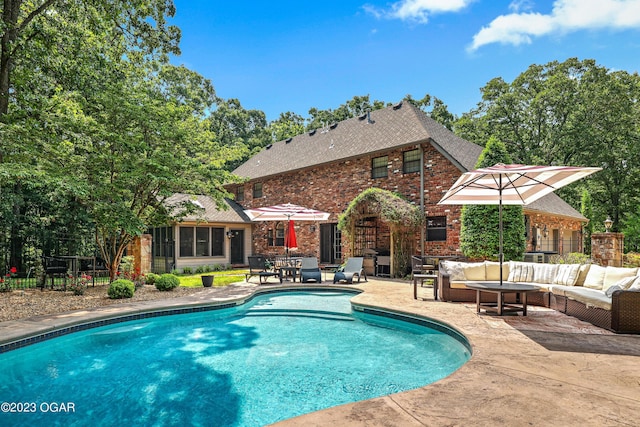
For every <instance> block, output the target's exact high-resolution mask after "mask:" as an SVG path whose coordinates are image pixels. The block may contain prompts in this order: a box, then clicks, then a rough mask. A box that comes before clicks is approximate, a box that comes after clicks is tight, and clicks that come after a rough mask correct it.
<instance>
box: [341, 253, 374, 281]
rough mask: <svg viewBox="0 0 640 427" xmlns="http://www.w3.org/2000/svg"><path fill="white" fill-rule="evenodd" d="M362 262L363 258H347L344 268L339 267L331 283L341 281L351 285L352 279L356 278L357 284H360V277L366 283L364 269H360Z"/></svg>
mask: <svg viewBox="0 0 640 427" xmlns="http://www.w3.org/2000/svg"><path fill="white" fill-rule="evenodd" d="M363 261H364V258H363V257H351V258H349V259H348V260H347V263H346V264H345V265H344V267H341V268H340V269H338V271H336V274H335V275H334V276H333V283H337V282H339V281H341V280H344V281H346V282H347V283H353V278H354V277H355V276H358V282H360V278H361V277H362V276H364V280H365V281H367V274H366V273H365V271H364V268H362V263H363Z"/></svg>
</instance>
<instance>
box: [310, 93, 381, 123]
mask: <svg viewBox="0 0 640 427" xmlns="http://www.w3.org/2000/svg"><path fill="white" fill-rule="evenodd" d="M386 105H390V104H385V103H384V102H382V101H377V100H376V101H373V102H371V100H370V99H369V95H364V96H354V97H353V98H352V99H350V100H348V101H347V102H345V103H344V104H342V105H340V106H339V107H338V108H336V109H335V110H332V109H327V110H319V109H318V108H315V107H314V108H311V109H309V119H308V124H307V131H310V130H313V129H320V128H322V127H327V126H329V125H332V124H333V123H338V122H341V121H343V120H347V119H351V118H353V117H358V116H361V115H363V114H366V113H367V112H368V111H374V110H380V109H382V108H384V107H385V106H386Z"/></svg>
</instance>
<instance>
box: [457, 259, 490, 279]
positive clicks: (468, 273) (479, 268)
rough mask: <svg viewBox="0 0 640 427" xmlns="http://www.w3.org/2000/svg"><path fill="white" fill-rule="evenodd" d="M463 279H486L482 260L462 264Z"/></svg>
mask: <svg viewBox="0 0 640 427" xmlns="http://www.w3.org/2000/svg"><path fill="white" fill-rule="evenodd" d="M462 271H463V272H464V279H465V280H471V281H484V280H487V274H486V270H485V266H484V262H470V263H467V264H465V265H463V266H462Z"/></svg>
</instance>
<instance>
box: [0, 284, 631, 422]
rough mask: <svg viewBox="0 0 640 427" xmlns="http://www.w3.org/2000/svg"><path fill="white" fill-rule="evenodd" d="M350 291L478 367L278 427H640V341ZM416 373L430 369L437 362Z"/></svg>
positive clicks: (588, 328) (228, 296) (423, 292)
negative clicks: (445, 341)
mask: <svg viewBox="0 0 640 427" xmlns="http://www.w3.org/2000/svg"><path fill="white" fill-rule="evenodd" d="M268 286H269V287H270V288H279V287H281V286H279V285H273V286H272V285H268ZM304 286H305V285H300V286H298V287H304ZM349 286H350V287H354V288H358V289H361V290H362V291H363V292H362V293H360V294H358V295H356V296H355V297H354V301H355V302H357V303H358V304H360V305H369V306H372V307H382V308H387V309H390V310H394V311H400V312H405V313H412V314H417V315H421V316H425V317H429V318H433V319H437V320H439V321H441V322H443V323H446V324H448V325H450V326H452V327H454V328H455V329H457V330H458V331H460V332H462V333H463V334H464V335H465V336H466V337H467V338H468V340H469V341H470V343H471V345H472V349H473V355H472V357H471V360H470V361H469V362H468V363H467V364H465V365H464V366H463V367H462V368H460V369H459V370H458V371H456V372H455V373H453V374H452V375H450V376H449V377H447V378H444V379H442V380H440V381H438V382H436V383H434V384H430V385H428V386H425V387H421V388H419V389H415V390H411V391H407V392H403V393H398V394H393V395H389V396H384V397H380V398H377V399H371V400H367V401H362V402H355V403H350V404H346V405H341V406H337V407H333V408H329V409H325V410H322V411H318V412H313V413H310V414H306V415H302V416H299V417H296V418H292V419H289V420H285V421H282V422H280V423H277V424H276V425H277V426H334V427H335V426H340V427H343V426H489V425H491V426H494V425H505V426H637V425H640V336H634V335H616V334H612V333H608V332H607V331H605V330H602V329H599V328H596V327H594V326H592V325H589V324H586V323H583V322H579V321H577V320H576V319H573V318H571V317H568V316H564V315H562V314H560V313H557V312H554V311H551V310H544V309H539V310H537V311H536V309H535V308H534V309H530V311H529V315H528V316H527V317H526V318H522V317H521V316H505V317H496V316H491V315H486V314H477V313H476V310H475V304H459V303H445V302H441V301H434V300H433V296H432V295H433V294H432V291H431V289H429V288H419V296H420V297H421V298H419V299H417V300H414V299H413V288H412V286H411V285H410V284H408V283H407V282H406V281H404V282H402V281H394V280H378V279H375V278H374V279H370V280H369V282H363V283H360V284H354V285H349ZM265 287H266V286H265V285H257V284H253V283H242V284H235V285H230V286H227V287H224V288H211V289H205V290H203V291H202V292H200V293H198V294H196V295H192V296H188V297H184V298H175V299H168V300H156V301H146V302H140V303H131V304H119V305H117V306H109V307H103V308H99V309H93V310H81V311H75V312H70V313H62V314H58V315H49V316H40V317H36V318H31V319H26V320H19V321H9V322H0V344H1V343H6V342H10V341H12V340H15V339H16V338H19V337H23V336H26V335H31V334H37V333H42V332H44V331H48V330H50V329H51V328H55V327H61V326H68V325H72V324H78V323H84V322H87V321H92V320H97V319H102V318H105V317H109V316H114V315H122V314H132V313H138V312H141V311H152V310H158V309H166V308H178V307H184V306H191V305H201V304H211V303H219V302H222V301H228V300H237V299H244V298H246V297H247V296H249V295H251V294H252V293H253V292H254V291H255V290H256V289H262V288H265ZM282 287H284V288H291V287H292V286H290V285H283V286H282ZM327 287H329V286H327ZM389 364H390V365H392V364H393V361H392V360H390V361H389ZM416 369H429V361H428V360H425V361H424V364H423V365H419V366H416Z"/></svg>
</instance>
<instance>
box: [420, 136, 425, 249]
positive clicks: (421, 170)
mask: <svg viewBox="0 0 640 427" xmlns="http://www.w3.org/2000/svg"><path fill="white" fill-rule="evenodd" d="M420 215H421V217H422V221H420V256H421V257H423V256H424V240H425V235H424V233H425V229H424V149H423V148H422V144H420Z"/></svg>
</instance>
